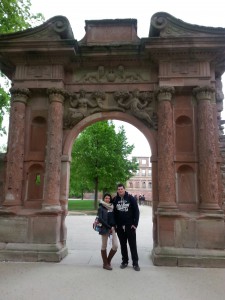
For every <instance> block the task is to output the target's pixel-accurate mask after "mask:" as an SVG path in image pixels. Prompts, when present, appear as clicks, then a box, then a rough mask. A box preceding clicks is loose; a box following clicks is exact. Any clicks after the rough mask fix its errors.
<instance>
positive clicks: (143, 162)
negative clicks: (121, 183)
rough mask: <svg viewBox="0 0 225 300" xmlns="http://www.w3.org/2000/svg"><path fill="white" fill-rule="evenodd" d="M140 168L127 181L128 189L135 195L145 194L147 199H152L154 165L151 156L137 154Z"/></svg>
mask: <svg viewBox="0 0 225 300" xmlns="http://www.w3.org/2000/svg"><path fill="white" fill-rule="evenodd" d="M135 158H136V159H137V161H138V164H139V168H138V170H137V172H136V174H135V175H134V176H133V177H132V178H130V179H129V180H128V181H127V182H126V190H127V191H128V192H129V193H130V194H132V195H133V196H134V195H137V197H139V195H140V194H141V195H144V196H145V199H146V200H148V201H152V167H151V164H150V157H145V156H135Z"/></svg>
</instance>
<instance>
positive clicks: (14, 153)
mask: <svg viewBox="0 0 225 300" xmlns="http://www.w3.org/2000/svg"><path fill="white" fill-rule="evenodd" d="M10 92H11V96H12V98H11V109H10V123H9V135H8V152H7V166H6V184H5V188H6V190H5V201H4V203H3V205H4V206H21V205H22V187H23V166H24V141H25V114H26V103H27V99H28V97H29V94H30V92H29V90H28V89H16V88H12V89H11V90H10Z"/></svg>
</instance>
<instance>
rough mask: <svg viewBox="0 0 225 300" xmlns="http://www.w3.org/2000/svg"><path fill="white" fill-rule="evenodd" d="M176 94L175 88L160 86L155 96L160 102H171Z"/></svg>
mask: <svg viewBox="0 0 225 300" xmlns="http://www.w3.org/2000/svg"><path fill="white" fill-rule="evenodd" d="M174 93H175V88H174V87H173V86H160V87H159V88H158V89H157V90H156V92H155V95H156V97H157V99H158V101H159V102H161V101H171V100H172V96H173V95H174Z"/></svg>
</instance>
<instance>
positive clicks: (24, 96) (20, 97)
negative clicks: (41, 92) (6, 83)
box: [10, 88, 30, 104]
mask: <svg viewBox="0 0 225 300" xmlns="http://www.w3.org/2000/svg"><path fill="white" fill-rule="evenodd" d="M10 93H11V95H12V101H13V102H22V103H25V104H26V103H27V100H28V98H29V96H30V90H29V89H20V88H11V89H10Z"/></svg>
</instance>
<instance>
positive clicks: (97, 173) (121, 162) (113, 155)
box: [70, 121, 138, 208]
mask: <svg viewBox="0 0 225 300" xmlns="http://www.w3.org/2000/svg"><path fill="white" fill-rule="evenodd" d="M133 149H134V145H128V142H127V138H126V135H125V130H124V127H123V126H121V127H120V128H119V132H118V133H116V131H115V126H114V124H113V123H112V122H107V121H102V122H97V123H95V124H93V125H91V126H89V127H88V128H87V129H85V130H84V131H83V132H82V133H81V134H80V135H79V136H78V138H77V139H76V141H75V143H74V145H73V149H72V154H71V156H72V163H71V168H70V169H71V176H70V193H71V192H72V191H73V192H75V191H76V193H83V191H90V190H94V191H95V197H94V199H95V208H97V198H98V191H102V192H103V193H104V192H106V191H108V192H111V191H113V190H115V186H116V184H117V183H118V182H124V183H125V182H126V181H127V180H128V179H129V178H130V177H132V175H133V174H134V172H136V170H137V169H138V163H137V161H136V160H135V159H132V160H129V158H128V157H129V155H130V154H131V153H132V150H133Z"/></svg>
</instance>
